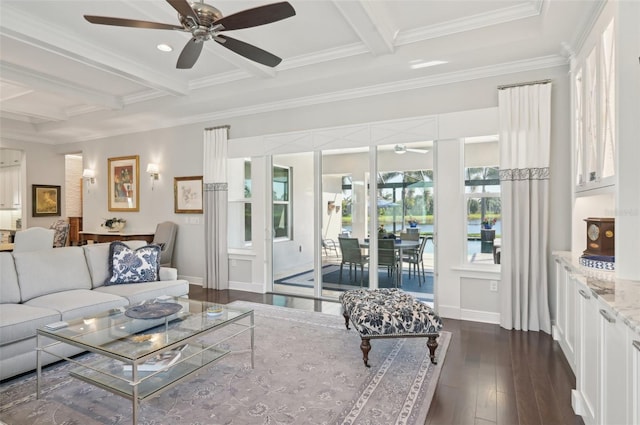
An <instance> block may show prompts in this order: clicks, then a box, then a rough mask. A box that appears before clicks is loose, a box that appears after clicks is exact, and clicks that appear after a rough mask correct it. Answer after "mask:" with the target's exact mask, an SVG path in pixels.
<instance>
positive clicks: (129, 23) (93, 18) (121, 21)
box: [84, 15, 184, 30]
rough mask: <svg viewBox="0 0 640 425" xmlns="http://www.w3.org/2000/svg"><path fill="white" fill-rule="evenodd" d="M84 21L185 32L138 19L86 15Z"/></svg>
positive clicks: (180, 28)
mask: <svg viewBox="0 0 640 425" xmlns="http://www.w3.org/2000/svg"><path fill="white" fill-rule="evenodd" d="M84 19H86V20H87V21H89V22H91V23H92V24H100V25H114V26H117V27H131V28H149V29H156V30H183V29H184V28H182V27H181V26H178V25H171V24H161V23H159V22H149V21H138V20H136V19H123V18H110V17H108V16H93V15H84Z"/></svg>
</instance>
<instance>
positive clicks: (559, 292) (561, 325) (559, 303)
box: [553, 260, 568, 356]
mask: <svg viewBox="0 0 640 425" xmlns="http://www.w3.org/2000/svg"><path fill="white" fill-rule="evenodd" d="M555 262H556V311H555V316H556V324H555V327H554V329H553V338H554V339H555V340H556V341H558V342H559V343H560V346H561V347H562V350H563V351H564V347H563V341H564V338H565V335H564V334H565V324H566V315H565V304H566V302H565V300H566V293H567V275H568V268H567V267H566V266H565V265H563V264H562V262H560V260H556V261H555ZM566 354H567V353H565V356H566Z"/></svg>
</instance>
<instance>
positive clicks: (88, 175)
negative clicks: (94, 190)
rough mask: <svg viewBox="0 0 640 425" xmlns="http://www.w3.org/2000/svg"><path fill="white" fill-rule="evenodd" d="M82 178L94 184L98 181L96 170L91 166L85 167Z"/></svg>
mask: <svg viewBox="0 0 640 425" xmlns="http://www.w3.org/2000/svg"><path fill="white" fill-rule="evenodd" d="M82 178H83V179H84V180H85V181H86V182H87V183H91V184H94V183H95V182H96V171H95V170H93V169H91V168H85V169H84V171H82Z"/></svg>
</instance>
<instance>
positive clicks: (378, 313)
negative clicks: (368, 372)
mask: <svg viewBox="0 0 640 425" xmlns="http://www.w3.org/2000/svg"><path fill="white" fill-rule="evenodd" d="M340 302H341V303H342V315H343V316H344V323H345V325H346V327H347V329H349V320H351V323H352V324H353V326H354V327H355V329H356V330H357V331H358V333H359V334H360V338H361V339H362V342H361V344H360V349H361V350H362V359H363V360H364V365H365V366H367V367H369V351H370V350H371V343H370V342H369V340H371V339H375V338H411V337H426V338H428V340H427V347H428V348H429V355H430V358H431V363H433V364H437V362H436V355H435V354H436V348H438V341H437V340H436V338H438V337H439V336H440V331H441V330H442V319H440V317H439V316H438V315H437V314H436V313H435V312H434V311H433V309H432V308H431V307H429V306H428V305H426V304H424V303H422V302H420V301H418V300H416V299H415V298H414V297H413V296H411V295H409V294H407V293H406V292H403V291H401V290H399V289H395V288H393V289H354V290H351V291H346V292H343V293H342V294H341V295H340Z"/></svg>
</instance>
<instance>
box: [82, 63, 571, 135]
mask: <svg viewBox="0 0 640 425" xmlns="http://www.w3.org/2000/svg"><path fill="white" fill-rule="evenodd" d="M559 66H568V60H567V58H566V57H563V56H560V55H551V56H543V57H539V58H532V59H527V60H521V61H515V62H507V63H502V64H498V65H491V66H484V67H478V68H472V69H468V70H464V71H458V72H448V73H442V74H438V75H433V76H429V77H422V78H414V79H410V80H404V81H396V82H391V83H384V84H377V85H373V86H367V87H359V88H354V89H348V90H341V91H336V92H332V93H324V94H320V95H313V96H305V97H299V98H294V99H287V100H283V101H278V102H270V103H262V104H257V105H251V106H246V107H239V108H232V109H225V110H224V111H217V112H208V113H203V114H199V115H190V116H188V117H180V118H175V119H172V120H164V121H163V122H162V124H160V125H156V126H145V127H140V128H137V129H135V130H119V129H114V131H108V132H103V133H96V134H94V135H93V136H91V137H86V138H82V139H79V140H77V141H89V140H96V139H102V138H106V137H113V136H119V135H124V134H131V133H138V132H143V131H151V130H157V129H163V128H171V127H178V126H182V125H189V124H197V123H201V122H209V123H211V122H215V121H219V120H222V119H228V118H236V117H241V116H246V115H254V114H260V113H266V112H273V111H279V110H286V109H294V108H300V107H305V106H313V105H319V104H325V103H331V102H339V101H345V100H351V99H358V98H363V97H370V96H378V95H382V94H388V93H394V92H401V91H407V90H415V89H420V88H426V87H434V86H441V85H446V84H454V83H459V82H465V81H472V80H478V79H483V78H490V77H497V76H501V75H508V74H513V73H519V72H525V71H532V70H538V69H545V68H555V67H559Z"/></svg>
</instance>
